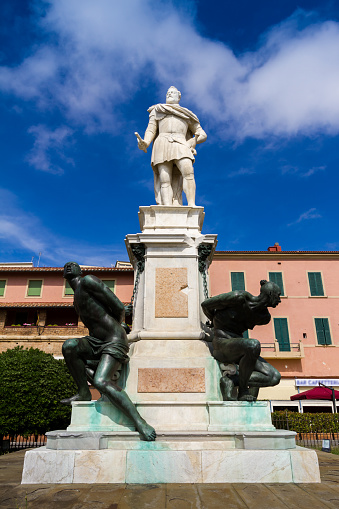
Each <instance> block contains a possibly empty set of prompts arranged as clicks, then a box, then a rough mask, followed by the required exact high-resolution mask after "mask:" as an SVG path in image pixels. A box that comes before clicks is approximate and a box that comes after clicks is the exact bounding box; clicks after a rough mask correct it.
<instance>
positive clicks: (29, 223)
mask: <svg viewBox="0 0 339 509" xmlns="http://www.w3.org/2000/svg"><path fill="white" fill-rule="evenodd" d="M0 243H1V245H2V246H3V247H4V249H5V252H8V251H10V250H11V249H15V251H16V252H20V251H21V252H22V253H23V256H25V257H26V259H27V258H29V259H31V257H32V256H33V255H34V256H36V257H37V256H38V255H39V253H41V264H40V265H43V264H44V263H48V264H53V265H64V264H65V263H66V262H67V261H69V260H75V261H77V262H78V263H80V264H83V265H98V266H106V267H109V266H110V265H111V264H114V263H115V261H116V260H117V259H118V260H126V259H127V255H126V251H125V249H124V247H123V246H121V243H119V244H118V245H117V246H115V245H101V246H100V245H99V246H98V245H95V244H90V243H88V242H86V241H76V240H75V239H74V238H68V237H61V236H58V235H55V234H54V233H53V232H51V231H50V230H49V229H48V228H46V227H45V226H44V225H43V223H42V221H41V220H40V218H38V217H36V216H35V215H33V214H30V213H29V212H27V211H24V210H22V208H21V207H20V205H18V203H17V198H16V196H15V195H14V194H13V193H11V192H9V191H8V190H6V189H1V188H0Z"/></svg>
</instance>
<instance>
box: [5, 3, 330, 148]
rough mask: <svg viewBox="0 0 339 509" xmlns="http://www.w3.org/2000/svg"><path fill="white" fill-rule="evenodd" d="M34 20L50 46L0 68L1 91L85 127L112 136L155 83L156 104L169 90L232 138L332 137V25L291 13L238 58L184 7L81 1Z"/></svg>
mask: <svg viewBox="0 0 339 509" xmlns="http://www.w3.org/2000/svg"><path fill="white" fill-rule="evenodd" d="M188 6H189V4H188ZM38 20H39V21H38ZM38 23H39V25H40V28H42V29H43V30H44V31H45V34H46V38H48V41H47V42H46V44H45V45H40V47H39V49H38V50H36V49H34V48H32V50H31V54H30V55H29V56H28V57H27V58H26V59H25V60H24V61H23V62H22V63H21V64H19V65H18V66H16V67H15V66H14V67H6V66H2V67H0V90H3V91H5V92H7V93H13V94H15V95H16V96H19V97H21V98H22V99H32V100H34V101H36V103H37V105H38V106H39V107H41V108H46V107H50V108H57V109H59V110H60V111H61V112H63V113H64V114H65V115H66V117H67V118H68V119H70V120H71V121H72V122H75V123H77V124H80V125H83V126H84V127H85V128H86V129H87V130H93V129H96V130H98V129H101V130H105V131H114V130H115V129H118V128H119V121H118V118H119V113H118V112H119V107H120V104H121V102H128V101H130V100H131V98H133V97H134V95H135V93H136V92H137V91H138V90H139V88H140V84H141V83H143V86H144V87H147V86H148V84H149V82H150V81H153V80H155V82H156V84H157V85H158V90H159V96H158V97H155V98H154V102H157V101H163V100H164V94H165V91H166V88H167V87H168V86H169V85H170V84H176V85H177V86H179V87H180V88H181V89H182V92H183V101H182V103H183V105H187V106H188V107H191V108H193V109H194V110H195V111H196V112H197V113H198V114H200V115H202V114H203V115H204V117H205V119H206V121H207V120H208V122H209V123H210V124H211V128H213V126H215V128H216V129H217V130H219V132H221V133H222V136H224V137H227V138H232V139H235V140H237V141H241V140H242V139H244V138H245V137H247V136H250V137H254V138H267V137H272V136H276V137H290V136H293V135H296V134H303V135H314V134H318V133H319V132H324V133H327V134H331V135H335V134H337V133H339V87H338V83H339V52H338V51H337V48H338V47H339V23H337V22H334V21H325V22H316V19H315V15H313V16H310V15H309V14H307V13H305V12H303V11H300V10H299V11H297V12H296V13H295V15H294V16H292V17H291V18H290V19H288V20H286V21H285V22H283V23H281V24H280V25H277V26H275V27H273V28H271V30H270V31H269V32H268V33H267V34H264V35H263V36H262V37H261V39H260V46H259V47H258V49H256V51H253V52H247V53H244V54H243V55H240V56H238V57H237V56H235V54H234V53H233V51H232V49H231V48H229V47H228V46H226V45H225V44H223V43H221V42H218V41H216V40H209V39H207V38H206V37H204V36H202V35H201V34H200V33H199V32H198V30H197V29H196V28H195V26H194V18H193V13H192V15H191V16H190V15H189V14H188V9H187V8H186V10H185V12H184V11H178V10H176V8H175V7H174V6H173V4H172V3H170V2H165V1H162V2H155V1H153V0H148V1H146V0H145V1H143V2H140V1H138V0H126V1H125V2H112V1H111V0H100V2H93V1H92V0H82V1H81V8H79V3H78V2H75V1H69V0H50V2H49V8H48V9H47V14H46V16H43V17H41V16H39V18H38V17H37V24H38Z"/></svg>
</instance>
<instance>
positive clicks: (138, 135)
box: [134, 133, 147, 154]
mask: <svg viewBox="0 0 339 509" xmlns="http://www.w3.org/2000/svg"><path fill="white" fill-rule="evenodd" d="M134 134H135V136H136V137H137V138H138V145H139V147H140V148H141V150H143V151H144V152H145V154H146V153H147V147H146V143H145V142H144V140H143V139H142V137H141V136H140V134H139V133H134Z"/></svg>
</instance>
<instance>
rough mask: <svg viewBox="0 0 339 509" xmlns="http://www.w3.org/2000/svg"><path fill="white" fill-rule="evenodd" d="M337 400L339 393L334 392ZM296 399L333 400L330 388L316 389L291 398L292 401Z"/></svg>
mask: <svg viewBox="0 0 339 509" xmlns="http://www.w3.org/2000/svg"><path fill="white" fill-rule="evenodd" d="M334 394H335V399H339V391H334ZM294 399H328V400H332V390H331V389H330V388H328V387H314V388H313V389H310V390H309V391H304V392H301V393H300V394H295V395H294V396H291V400H294Z"/></svg>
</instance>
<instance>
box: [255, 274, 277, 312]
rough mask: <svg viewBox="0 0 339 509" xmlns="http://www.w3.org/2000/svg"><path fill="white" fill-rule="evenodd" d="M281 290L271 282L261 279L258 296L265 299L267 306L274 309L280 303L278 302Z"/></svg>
mask: <svg viewBox="0 0 339 509" xmlns="http://www.w3.org/2000/svg"><path fill="white" fill-rule="evenodd" d="M280 294H281V290H280V287H279V286H278V285H276V284H275V283H272V282H271V281H266V279H262V280H261V281H260V295H263V296H265V297H266V301H267V306H269V307H272V308H275V307H277V305H278V304H279V302H281V300H280Z"/></svg>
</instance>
